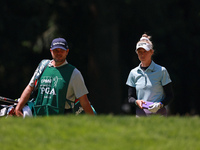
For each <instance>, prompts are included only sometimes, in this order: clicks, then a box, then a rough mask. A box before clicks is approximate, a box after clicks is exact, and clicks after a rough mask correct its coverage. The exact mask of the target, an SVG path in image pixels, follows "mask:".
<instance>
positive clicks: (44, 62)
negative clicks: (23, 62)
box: [30, 59, 50, 101]
mask: <svg viewBox="0 0 200 150" xmlns="http://www.w3.org/2000/svg"><path fill="white" fill-rule="evenodd" d="M49 62H50V60H49V59H43V60H42V61H41V62H40V63H39V65H38V67H37V70H36V73H35V77H34V81H35V83H34V84H35V85H34V89H33V91H32V93H31V96H30V99H31V101H34V100H35V97H36V93H37V81H38V80H39V79H40V77H41V75H42V73H43V72H44V70H45V69H46V67H47V65H48V64H49Z"/></svg>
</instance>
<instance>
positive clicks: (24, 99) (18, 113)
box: [15, 85, 34, 116]
mask: <svg viewBox="0 0 200 150" xmlns="http://www.w3.org/2000/svg"><path fill="white" fill-rule="evenodd" d="M33 89H34V87H31V86H30V85H28V86H27V87H26V88H25V89H24V91H23V93H22V95H21V97H20V100H19V102H18V104H17V106H16V108H15V115H16V116H23V114H22V112H21V110H22V108H23V107H24V105H25V104H26V102H28V100H29V98H30V95H31V92H32V91H33Z"/></svg>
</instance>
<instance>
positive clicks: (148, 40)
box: [138, 33, 153, 49]
mask: <svg viewBox="0 0 200 150" xmlns="http://www.w3.org/2000/svg"><path fill="white" fill-rule="evenodd" d="M150 39H151V36H149V35H147V34H146V33H145V34H143V35H142V37H141V38H140V40H139V41H138V43H140V42H146V43H149V44H150V45H151V47H152V49H153V43H152V41H151V40H150Z"/></svg>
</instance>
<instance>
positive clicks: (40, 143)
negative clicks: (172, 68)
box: [0, 115, 200, 150]
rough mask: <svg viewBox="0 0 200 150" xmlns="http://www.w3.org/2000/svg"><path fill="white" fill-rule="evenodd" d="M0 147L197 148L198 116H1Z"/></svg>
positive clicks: (74, 149)
mask: <svg viewBox="0 0 200 150" xmlns="http://www.w3.org/2000/svg"><path fill="white" fill-rule="evenodd" d="M0 126H1V127H0V149H1V150H18V149H19V150H64V149H65V150H79V149H80V150H179V149H180V150H198V149H200V118H199V117H178V116H176V117H167V118H166V117H159V116H154V117H144V118H143V117H142V118H136V117H135V116H112V115H100V116H87V115H80V116H57V117H41V118H39V117H38V118H26V119H22V118H15V117H10V118H0Z"/></svg>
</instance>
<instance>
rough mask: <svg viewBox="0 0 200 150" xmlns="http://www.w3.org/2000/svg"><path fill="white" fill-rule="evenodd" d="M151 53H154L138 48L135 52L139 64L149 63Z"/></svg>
mask: <svg viewBox="0 0 200 150" xmlns="http://www.w3.org/2000/svg"><path fill="white" fill-rule="evenodd" d="M153 52H154V51H153V50H150V51H146V50H145V49H143V48H139V49H138V50H137V55H138V58H139V60H140V61H141V62H148V61H151V56H152V55H153Z"/></svg>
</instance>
